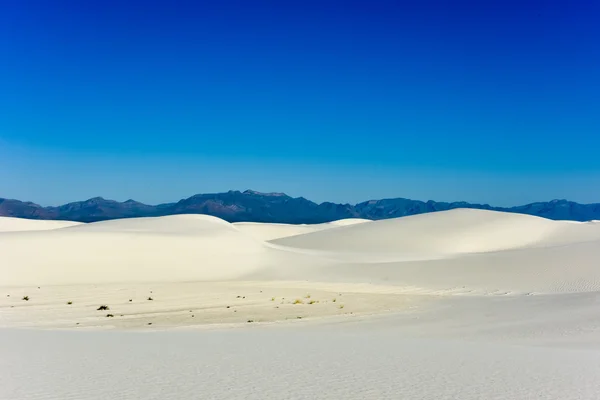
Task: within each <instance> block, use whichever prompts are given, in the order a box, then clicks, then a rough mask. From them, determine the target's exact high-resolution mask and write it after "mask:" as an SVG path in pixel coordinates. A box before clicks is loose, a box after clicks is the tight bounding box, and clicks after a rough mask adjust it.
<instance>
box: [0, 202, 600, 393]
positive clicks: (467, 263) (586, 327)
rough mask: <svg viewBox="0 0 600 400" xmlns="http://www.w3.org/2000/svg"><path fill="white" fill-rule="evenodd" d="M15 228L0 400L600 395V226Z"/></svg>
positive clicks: (176, 222)
mask: <svg viewBox="0 0 600 400" xmlns="http://www.w3.org/2000/svg"><path fill="white" fill-rule="evenodd" d="M2 222H4V225H1V223H2ZM61 224H64V225H62V226H61ZM2 226H3V228H1V229H2V232H0V327H1V328H2V329H0V343H1V347H0V399H5V398H6V399H13V398H14V399H25V400H30V399H54V398H56V399H66V398H77V399H80V398H82V399H105V398H145V399H163V398H183V399H192V398H215V399H231V398H248V399H279V398H291V399H317V398H318V399H337V398H348V399H363V398H411V399H456V398H461V399H481V398H487V399H504V398H515V399H520V398H523V399H527V398H541V399H557V398H560V399H595V398H598V397H600V388H599V385H598V384H597V382H598V381H599V380H600V367H599V365H600V313H598V312H597V310H598V306H599V305H600V295H599V291H600V262H599V261H600V224H599V223H596V222H588V223H575V222H565V221H550V220H546V219H542V218H537V217H531V216H527V215H517V214H507V213H498V212H490V211H481V210H453V211H448V212H438V213H431V214H425V215H418V216H411V217H406V218H399V219H393V220H382V221H364V220H347V221H341V222H333V223H329V224H319V225H299V226H296V225H284V224H256V223H236V224H229V223H227V222H225V221H223V220H220V219H218V218H214V217H208V216H202V215H179V216H171V217H159V218H138V219H124V220H115V221H106V222H98V223H92V224H76V223H68V222H61V223H57V222H53V221H26V220H17V219H10V224H8V223H6V220H2V221H0V227H2ZM130 300H131V301H130ZM102 305H106V306H107V307H108V310H98V308H99V307H100V306H102ZM107 315H112V316H107ZM23 328H27V330H21V329H23ZM33 328H38V329H33ZM39 328H42V330H40V329H39ZM199 328H202V329H199ZM208 328H209V329H208ZM231 328H236V329H231ZM32 329H33V330H32ZM207 329H208V330H207ZM100 330H101V331H100Z"/></svg>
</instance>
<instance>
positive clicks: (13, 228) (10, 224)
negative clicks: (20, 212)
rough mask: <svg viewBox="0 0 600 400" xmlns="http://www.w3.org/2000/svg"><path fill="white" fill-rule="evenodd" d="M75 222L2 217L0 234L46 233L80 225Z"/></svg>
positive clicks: (0, 219) (0, 218)
mask: <svg viewBox="0 0 600 400" xmlns="http://www.w3.org/2000/svg"><path fill="white" fill-rule="evenodd" d="M80 224H81V223H80V222H73V221H42V220H34V219H23V218H13V217H0V232H22V231H46V230H51V229H60V228H66V227H69V226H75V225H80Z"/></svg>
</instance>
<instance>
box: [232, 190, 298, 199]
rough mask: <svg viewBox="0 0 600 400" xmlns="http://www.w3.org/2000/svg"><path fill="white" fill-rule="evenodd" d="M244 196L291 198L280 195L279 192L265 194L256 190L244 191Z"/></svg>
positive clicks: (283, 194)
mask: <svg viewBox="0 0 600 400" xmlns="http://www.w3.org/2000/svg"><path fill="white" fill-rule="evenodd" d="M243 194H246V195H252V196H265V197H289V196H288V195H287V194H285V193H279V192H269V193H263V192H257V191H256V190H250V189H248V190H244V192H243Z"/></svg>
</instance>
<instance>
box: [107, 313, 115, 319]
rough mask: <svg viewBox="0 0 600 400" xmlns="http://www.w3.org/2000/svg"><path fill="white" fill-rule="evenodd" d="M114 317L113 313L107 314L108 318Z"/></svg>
mask: <svg viewBox="0 0 600 400" xmlns="http://www.w3.org/2000/svg"><path fill="white" fill-rule="evenodd" d="M112 317H114V315H112V314H106V318H112Z"/></svg>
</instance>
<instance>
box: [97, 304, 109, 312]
mask: <svg viewBox="0 0 600 400" xmlns="http://www.w3.org/2000/svg"><path fill="white" fill-rule="evenodd" d="M97 310H98V311H106V310H110V307H108V306H106V305H101V306H100V307H98V309H97Z"/></svg>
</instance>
